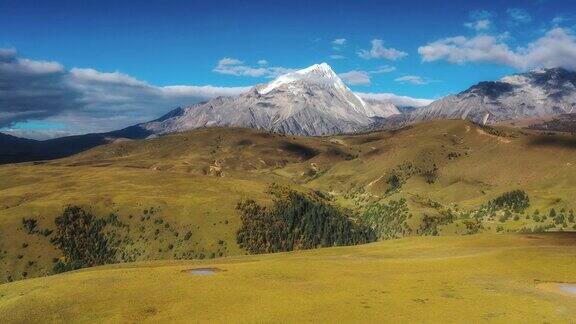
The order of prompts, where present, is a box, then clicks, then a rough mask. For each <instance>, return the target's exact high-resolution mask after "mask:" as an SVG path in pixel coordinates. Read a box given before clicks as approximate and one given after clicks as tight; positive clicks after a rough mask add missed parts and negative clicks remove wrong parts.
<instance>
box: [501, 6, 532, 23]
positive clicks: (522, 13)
mask: <svg viewBox="0 0 576 324" xmlns="http://www.w3.org/2000/svg"><path fill="white" fill-rule="evenodd" d="M506 13H507V14H508V16H509V17H510V19H511V20H512V23H513V24H525V23H529V22H531V21H532V16H530V14H529V13H528V11H526V10H525V9H521V8H509V9H507V10H506Z"/></svg>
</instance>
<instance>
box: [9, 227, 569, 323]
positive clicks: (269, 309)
mask: <svg viewBox="0 0 576 324" xmlns="http://www.w3.org/2000/svg"><path fill="white" fill-rule="evenodd" d="M206 267H213V268H218V269H220V270H221V271H218V272H214V273H213V274H208V275H193V274H190V273H189V272H188V270H189V269H193V268H206ZM575 280H576V236H574V235H572V234H569V233H564V234H561V233H558V234H553V233H548V234H530V235H519V234H502V235H493V234H481V235H473V236H465V237H461V236H444V237H411V238H404V239H399V240H391V241H383V242H378V243H372V244H367V245H361V246H353V247H340V248H326V249H318V250H308V251H300V252H290V253H279V254H268V255H255V256H240V257H227V258H221V259H214V260H209V261H157V262H144V263H135V264H123V265H110V266H103V267H97V268H91V269H85V270H79V271H74V272H71V273H66V274H61V275H54V276H49V277H44V278H35V279H28V280H22V281H18V282H13V283H8V284H4V285H1V286H0V318H2V319H3V322H27V323H33V322H51V321H58V322H76V323H81V322H155V323H157V322H167V321H170V322H188V323H190V322H225V323H230V322H250V323H254V322H257V323H262V322H289V323H297V322H330V321H337V322H358V321H362V322H373V323H382V322H395V323H399V322H421V323H430V322H462V319H463V318H466V321H467V322H472V323H476V322H495V323H511V322H516V323H518V322H523V323H571V322H573V321H574V319H575V318H576V296H569V295H566V294H561V293H559V292H557V291H554V289H541V288H539V284H540V283H541V282H574V281H575Z"/></svg>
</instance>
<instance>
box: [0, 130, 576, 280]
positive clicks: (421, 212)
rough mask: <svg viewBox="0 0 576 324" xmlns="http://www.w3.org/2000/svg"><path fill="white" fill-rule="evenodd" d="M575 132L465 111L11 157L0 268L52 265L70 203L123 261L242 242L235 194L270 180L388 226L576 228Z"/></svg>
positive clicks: (0, 213)
mask: <svg viewBox="0 0 576 324" xmlns="http://www.w3.org/2000/svg"><path fill="white" fill-rule="evenodd" d="M575 143H576V139H575V138H574V137H571V136H569V135H542V134H540V133H539V132H537V131H522V130H518V129H514V128H498V129H493V128H481V127H478V126H476V125H473V124H471V123H468V122H465V121H433V122H428V123H423V124H418V125H414V126H411V127H408V128H405V129H402V130H398V131H383V132H374V133H369V134H361V135H353V136H333V137H321V138H303V137H292V136H282V135H277V134H268V133H264V132H259V131H254V130H246V129H201V130H196V131H192V132H187V133H182V134H174V135H169V136H163V137H160V138H156V139H152V140H144V141H117V142H116V143H113V144H110V145H106V146H101V147H97V148H95V149H92V150H89V151H86V152H84V153H81V154H78V155H76V156H72V157H69V158H66V159H61V160H56V161H49V162H36V163H24V164H13V165H3V166H0V179H2V180H1V181H0V279H2V280H3V281H11V280H18V279H22V278H29V277H35V276H40V275H46V274H50V273H53V268H54V265H55V264H57V263H58V260H59V259H60V258H61V257H62V253H61V251H59V250H58V249H57V248H56V247H55V246H54V244H53V243H51V240H53V239H54V236H55V232H54V231H55V230H56V228H55V219H56V217H58V216H59V215H61V214H62V211H63V209H64V207H65V206H67V205H69V204H75V205H80V206H83V207H85V208H86V209H88V210H89V211H91V212H92V213H93V214H94V215H95V216H97V217H99V218H102V219H109V220H110V221H109V222H107V225H106V226H105V231H106V233H112V234H113V237H114V240H118V242H117V243H118V244H119V246H120V247H121V250H122V254H121V255H118V257H117V260H116V261H118V262H123V261H144V260H161V259H208V258H216V257H221V256H231V255H239V254H244V253H246V252H245V250H244V249H241V248H240V247H239V246H238V244H237V243H236V242H237V241H236V233H237V231H238V229H239V228H240V226H241V223H240V222H241V220H240V213H239V212H238V211H237V210H236V205H237V203H238V202H240V201H241V200H245V199H253V200H255V201H256V203H258V204H261V205H267V204H270V203H271V197H270V196H269V195H267V194H266V190H267V188H268V187H269V185H270V184H271V183H278V184H281V185H284V186H288V187H291V188H293V189H295V190H299V191H307V190H319V191H321V192H322V193H323V194H322V195H325V196H327V197H328V198H327V199H328V200H329V201H330V202H331V203H332V204H335V205H338V206H342V207H345V208H348V209H347V210H349V211H350V213H353V215H352V216H353V217H354V218H357V219H359V220H365V221H366V222H368V223H370V224H371V225H374V226H376V225H378V224H386V226H385V228H379V229H378V230H379V235H380V237H381V238H394V237H402V236H415V235H434V234H440V235H454V234H457V235H460V234H469V233H475V232H487V233H496V232H507V231H544V230H564V231H570V230H573V229H574V226H576V223H575V222H574V218H572V219H570V210H571V209H576V201H574V200H573V197H576V150H575V147H576V144H575ZM514 190H523V192H525V193H526V194H527V195H528V197H529V205H528V207H527V208H524V209H522V210H519V211H518V212H511V211H509V210H508V209H506V208H497V209H494V208H492V209H490V208H491V207H490V208H489V207H487V206H488V205H487V204H488V202H489V201H491V200H495V199H497V198H498V197H499V196H501V195H502V194H504V193H506V192H511V191H514ZM552 209H553V210H554V215H551V212H552ZM110 215H112V216H110ZM544 216H545V217H544ZM559 216H562V218H561V219H560V218H559ZM23 219H26V221H25V222H23ZM557 220H558V221H557ZM34 221H36V222H37V223H35V226H33V227H30V226H32V225H31V224H32V223H33V222H34ZM388 224H395V225H394V226H391V225H390V226H389V225H388ZM423 224H424V225H425V226H424V225H423Z"/></svg>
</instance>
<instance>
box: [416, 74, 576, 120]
mask: <svg viewBox="0 0 576 324" xmlns="http://www.w3.org/2000/svg"><path fill="white" fill-rule="evenodd" d="M572 112H576V72H572V71H568V70H565V69H562V68H550V69H538V70H533V71H530V72H527V73H522V74H515V75H511V76H507V77H504V78H502V79H500V80H499V81H487V82H480V83H478V84H476V85H474V86H472V87H470V88H469V89H467V90H465V91H463V92H461V93H459V94H457V95H450V96H447V97H444V98H442V99H440V100H437V101H434V102H433V103H431V104H430V105H429V106H427V107H424V108H422V109H418V110H416V111H414V112H413V113H412V114H411V117H410V119H411V120H412V121H419V120H429V119H441V118H448V119H469V120H472V121H475V122H478V123H498V122H502V121H508V120H519V119H525V118H533V117H544V116H553V115H559V114H563V113H572Z"/></svg>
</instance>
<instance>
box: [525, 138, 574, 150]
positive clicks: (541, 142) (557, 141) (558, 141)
mask: <svg viewBox="0 0 576 324" xmlns="http://www.w3.org/2000/svg"><path fill="white" fill-rule="evenodd" d="M528 145H532V146H547V147H559V148H567V149H576V137H574V136H571V137H568V136H558V135H542V136H537V137H534V138H532V139H531V140H530V142H528Z"/></svg>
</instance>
